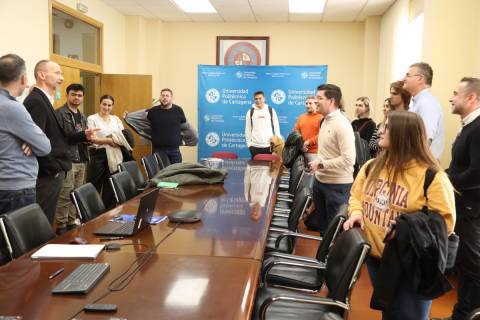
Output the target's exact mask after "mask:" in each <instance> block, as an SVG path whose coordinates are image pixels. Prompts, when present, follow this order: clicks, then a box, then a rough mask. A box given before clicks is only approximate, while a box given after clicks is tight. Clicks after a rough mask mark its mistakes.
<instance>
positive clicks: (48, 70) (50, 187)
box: [24, 60, 72, 223]
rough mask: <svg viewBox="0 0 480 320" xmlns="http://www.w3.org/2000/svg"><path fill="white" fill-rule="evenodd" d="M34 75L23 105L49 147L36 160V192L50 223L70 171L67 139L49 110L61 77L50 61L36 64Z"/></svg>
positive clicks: (54, 64) (58, 68) (61, 80)
mask: <svg viewBox="0 0 480 320" xmlns="http://www.w3.org/2000/svg"><path fill="white" fill-rule="evenodd" d="M34 75H35V80H36V85H35V87H34V88H33V90H32V92H30V94H29V95H28V97H27V98H26V99H25V101H24V105H25V106H26V108H27V110H28V112H29V113H30V115H31V116H32V119H33V121H34V122H35V123H36V124H37V125H38V126H39V127H40V129H42V130H43V132H44V133H45V134H46V136H47V137H48V138H49V139H50V144H51V146H52V151H51V152H50V154H48V155H46V156H44V157H38V163H39V170H38V178H37V184H36V191H37V202H38V204H39V205H40V207H41V208H42V209H43V211H44V212H45V215H46V216H47V218H48V220H49V221H50V223H53V219H54V216H55V209H56V207H57V202H58V196H59V194H60V190H61V189H62V186H63V180H64V179H65V175H66V172H67V171H68V170H70V169H71V168H72V160H71V159H70V156H69V153H68V150H69V146H68V142H67V138H66V136H65V132H64V131H63V129H62V127H61V125H60V123H59V120H58V119H57V116H56V115H55V111H54V109H53V100H54V95H55V90H56V89H57V88H58V87H59V86H60V85H61V84H62V82H63V75H62V70H61V69H60V66H59V65H58V64H57V63H55V62H53V61H50V60H41V61H39V62H38V63H37V64H36V65H35V70H34Z"/></svg>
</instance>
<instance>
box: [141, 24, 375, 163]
mask: <svg viewBox="0 0 480 320" xmlns="http://www.w3.org/2000/svg"><path fill="white" fill-rule="evenodd" d="M161 28H162V29H163V35H162V36H161V38H162V39H161V40H162V41H163V46H161V49H160V51H159V54H160V58H158V57H152V59H153V60H149V64H150V63H151V64H152V65H154V64H155V63H157V62H158V60H159V59H160V60H161V62H160V74H153V78H154V82H155V85H159V87H156V88H155V87H154V89H153V92H154V96H158V91H159V88H160V87H170V88H172V89H173V91H174V100H175V102H176V103H178V104H179V105H181V106H182V107H183V108H184V109H185V113H186V116H187V118H188V119H189V121H191V122H192V124H193V125H194V126H195V127H196V126H197V65H198V64H211V65H213V64H215V50H216V49H215V45H216V36H218V35H249V36H269V37H270V64H271V65H319V64H326V65H328V81H329V82H332V83H336V84H338V85H340V86H341V88H342V90H343V92H344V96H345V103H346V106H347V110H348V112H349V114H352V115H353V104H354V99H356V98H357V97H358V96H360V95H362V94H363V92H362V90H363V88H364V87H365V86H366V87H368V85H367V84H365V83H364V84H363V85H362V82H364V80H365V79H367V80H368V81H371V86H374V85H375V78H374V77H366V78H365V77H364V70H365V67H364V63H368V65H369V66H370V65H371V63H370V61H371V59H373V58H371V59H370V58H368V57H367V58H366V59H364V52H365V50H364V37H365V31H364V24H363V23H163V24H162V26H161ZM372 30H373V31H371V32H369V37H374V35H375V32H374V30H375V28H374V27H373V26H372ZM149 42H150V40H149ZM157 78H158V81H157ZM196 152H197V151H196V148H191V147H188V148H184V149H183V150H182V153H183V154H184V155H185V159H186V160H187V161H194V160H196Z"/></svg>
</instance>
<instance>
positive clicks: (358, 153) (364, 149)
mask: <svg viewBox="0 0 480 320" xmlns="http://www.w3.org/2000/svg"><path fill="white" fill-rule="evenodd" d="M354 135H355V164H354V165H353V178H355V177H356V176H357V174H358V172H359V171H360V168H361V167H362V166H363V165H364V164H365V162H367V161H368V160H370V159H371V155H370V147H369V146H368V142H367V141H366V140H365V139H362V138H361V137H360V134H359V133H358V131H356V132H354Z"/></svg>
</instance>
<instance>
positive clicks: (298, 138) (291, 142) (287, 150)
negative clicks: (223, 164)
mask: <svg viewBox="0 0 480 320" xmlns="http://www.w3.org/2000/svg"><path fill="white" fill-rule="evenodd" d="M302 148H303V139H302V135H301V134H300V132H298V131H293V132H292V133H290V134H289V135H288V137H287V140H286V141H285V145H284V147H283V153H282V161H283V164H284V165H285V167H287V168H291V167H292V165H293V162H294V161H295V159H296V158H297V156H298V155H299V154H300V152H302Z"/></svg>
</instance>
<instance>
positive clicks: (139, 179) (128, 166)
mask: <svg viewBox="0 0 480 320" xmlns="http://www.w3.org/2000/svg"><path fill="white" fill-rule="evenodd" d="M118 170H119V171H120V172H122V171H126V172H128V173H129V174H130V177H131V178H132V179H133V182H134V183H135V187H136V188H137V190H140V189H144V188H146V187H147V181H145V178H144V177H143V174H142V171H141V170H140V167H139V166H138V164H137V162H135V161H127V162H122V163H120V164H119V165H118Z"/></svg>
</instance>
